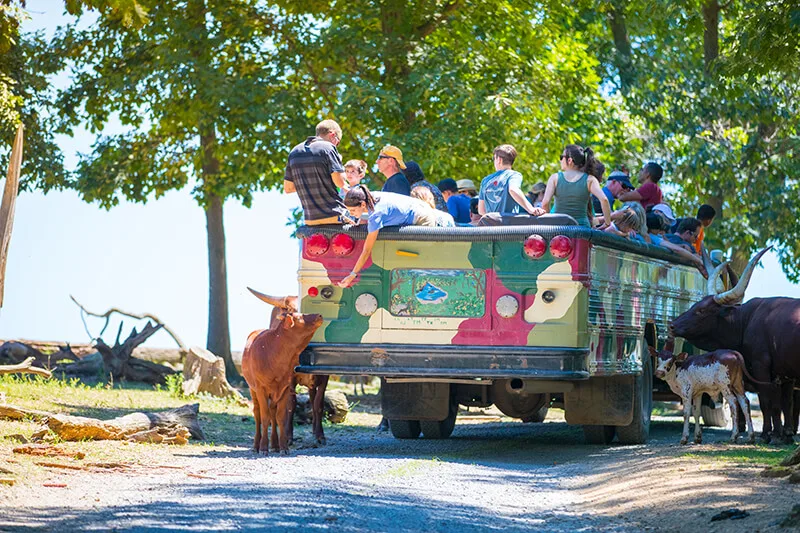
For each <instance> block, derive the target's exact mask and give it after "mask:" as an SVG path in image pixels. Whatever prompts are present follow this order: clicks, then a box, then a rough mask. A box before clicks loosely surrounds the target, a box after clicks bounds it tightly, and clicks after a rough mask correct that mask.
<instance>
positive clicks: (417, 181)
mask: <svg viewBox="0 0 800 533" xmlns="http://www.w3.org/2000/svg"><path fill="white" fill-rule="evenodd" d="M402 172H403V175H404V176H405V177H406V179H407V180H408V183H409V184H410V185H411V193H412V194H411V196H414V194H413V193H414V189H418V188H420V187H424V188H426V189H428V191H429V192H430V193H431V195H432V196H433V201H434V209H438V210H440V211H444V212H445V213H448V212H449V211H448V210H447V202H445V200H444V196H442V191H440V190H439V188H438V187H437V186H436V185H434V184H433V183H431V182H429V181H428V180H426V179H425V174H423V173H422V168H421V167H420V166H419V163H417V162H416V161H406V168H405V170H403V171H402Z"/></svg>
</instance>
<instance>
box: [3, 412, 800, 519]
mask: <svg viewBox="0 0 800 533" xmlns="http://www.w3.org/2000/svg"><path fill="white" fill-rule="evenodd" d="M327 431H328V436H329V443H330V444H329V445H328V446H326V447H323V448H312V447H303V445H302V444H301V445H300V446H299V449H297V450H295V451H293V453H292V455H291V456H289V457H280V456H274V455H273V456H270V457H267V458H264V457H256V456H254V455H252V454H251V453H250V451H249V450H248V449H247V448H246V447H245V445H244V442H243V443H242V446H241V447H219V446H216V447H212V446H207V447H204V446H188V447H182V448H171V449H170V451H169V454H170V459H169V461H168V463H167V464H164V462H163V461H161V464H148V465H140V466H135V467H131V468H128V469H127V470H125V471H122V472H120V471H118V470H113V471H111V472H109V473H86V472H80V471H76V472H71V471H67V472H64V473H59V477H58V480H59V481H60V482H61V483H63V484H65V485H67V488H63V487H61V488H42V487H41V486H37V487H30V488H27V489H26V488H24V487H17V488H15V490H14V491H10V492H6V493H5V496H6V498H5V501H2V500H0V531H78V530H95V531H145V530H147V531H264V530H276V531H292V530H297V529H298V528H303V529H306V530H318V529H330V530H333V531H365V530H371V531H391V532H400V531H443V532H464V531H487V530H488V531H492V530H497V531H500V530H502V531H554V532H561V531H564V532H566V531H570V532H574V531H607V532H628V531H643V530H651V531H725V532H730V531H756V530H762V531H769V530H778V526H777V523H778V522H779V521H780V519H782V518H783V517H784V516H785V515H786V514H787V512H788V511H789V509H790V508H791V505H792V503H796V502H797V501H800V498H798V496H800V492H799V491H798V489H797V487H796V486H793V485H788V484H787V483H786V481H785V480H775V479H764V478H760V477H758V473H759V471H760V470H761V468H756V467H754V466H735V465H732V464H731V463H726V462H719V461H714V460H710V459H702V458H699V457H701V456H702V455H703V453H705V452H715V451H724V450H731V449H733V450H734V451H735V450H736V449H738V448H742V447H743V446H744V445H739V446H729V445H727V444H724V441H725V439H726V438H727V437H728V435H729V432H728V431H723V430H706V431H705V432H704V433H705V437H706V442H710V444H704V445H702V446H690V447H679V446H677V445H676V442H677V440H678V438H679V435H680V423H679V422H678V421H677V420H672V421H659V422H654V424H653V431H652V433H653V439H652V441H651V443H649V444H648V445H645V446H632V447H622V446H619V445H612V446H589V445H585V444H583V438H582V432H581V430H580V429H579V428H575V427H571V426H567V425H566V424H564V423H563V422H561V421H559V420H558V419H556V420H550V417H549V418H548V422H546V423H544V424H521V423H478V422H471V421H469V420H461V421H460V422H459V424H458V425H457V426H456V430H455V432H454V434H453V436H452V437H451V438H450V439H448V440H443V441H431V440H415V441H400V440H395V439H394V438H392V437H391V435H389V434H387V433H376V432H374V431H373V430H372V429H370V428H367V427H358V426H343V427H331V428H328V430H327ZM303 434H305V433H303ZM304 439H305V440H304V442H309V440H308V437H307V436H305V437H304ZM687 452H691V453H692V455H690V456H686V455H685V454H686V453H687ZM156 462H157V463H158V462H159V461H156ZM0 498H3V492H2V491H0ZM729 507H739V508H742V509H746V510H748V511H749V512H750V513H751V516H750V517H748V518H746V519H744V520H739V521H736V522H733V521H724V522H714V523H711V522H710V517H711V516H712V515H713V514H715V513H716V512H719V511H720V510H723V509H727V508H729Z"/></svg>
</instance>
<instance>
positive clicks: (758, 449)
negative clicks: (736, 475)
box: [682, 445, 795, 466]
mask: <svg viewBox="0 0 800 533" xmlns="http://www.w3.org/2000/svg"><path fill="white" fill-rule="evenodd" d="M794 449H795V446H792V445H786V446H781V447H775V446H766V445H755V446H748V447H746V448H744V447H743V448H730V449H727V450H706V451H696V452H691V453H685V454H683V455H682V457H686V458H689V459H695V460H700V461H719V462H724V463H736V464H747V465H761V466H776V465H777V464H778V463H780V462H781V461H782V460H783V459H784V458H786V457H787V456H788V455H789V454H791V453H792V451H793V450H794Z"/></svg>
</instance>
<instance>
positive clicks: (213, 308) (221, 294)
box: [206, 194, 239, 378]
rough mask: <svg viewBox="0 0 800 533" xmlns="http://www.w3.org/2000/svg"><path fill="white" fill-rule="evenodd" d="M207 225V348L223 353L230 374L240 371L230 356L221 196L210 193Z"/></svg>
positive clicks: (216, 352) (236, 374)
mask: <svg viewBox="0 0 800 533" xmlns="http://www.w3.org/2000/svg"><path fill="white" fill-rule="evenodd" d="M206 227H207V229H208V338H207V339H206V349H208V350H209V351H211V352H212V353H215V354H217V355H219V356H220V357H222V359H223V360H224V361H225V372H226V373H227V375H228V376H231V377H232V378H233V377H238V376H239V373H238V372H237V371H236V367H235V366H234V364H233V358H232V357H231V334H230V328H229V326H228V273H227V267H226V262H225V227H224V226H223V221H222V200H221V199H220V198H219V196H216V195H214V194H211V195H210V197H209V198H208V203H207V205H206Z"/></svg>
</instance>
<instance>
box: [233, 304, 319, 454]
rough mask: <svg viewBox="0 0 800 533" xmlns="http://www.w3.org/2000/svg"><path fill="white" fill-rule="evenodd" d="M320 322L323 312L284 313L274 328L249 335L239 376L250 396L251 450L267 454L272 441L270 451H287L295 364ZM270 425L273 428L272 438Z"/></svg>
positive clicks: (290, 425)
mask: <svg viewBox="0 0 800 533" xmlns="http://www.w3.org/2000/svg"><path fill="white" fill-rule="evenodd" d="M321 325H322V315H304V314H302V313H283V314H282V315H280V316H279V321H278V323H277V324H276V326H275V327H274V328H270V329H265V330H257V331H254V332H252V333H251V334H250V335H249V336H248V338H247V344H246V345H245V348H244V353H243V354H242V375H243V376H244V378H245V380H246V381H247V384H248V386H249V387H250V395H251V396H252V398H253V416H254V418H255V421H256V434H255V438H254V440H253V451H255V452H257V453H262V454H264V455H267V454H268V450H269V447H270V443H271V444H272V449H273V450H280V452H281V453H284V454H286V453H289V431H290V428H291V427H292V408H291V404H292V399H293V397H294V383H295V381H294V377H295V373H294V367H295V366H297V364H298V360H299V357H300V352H302V351H303V350H304V349H305V347H306V346H307V345H308V342H309V341H310V340H311V337H313V336H314V332H315V331H316V330H317V329H318V328H319V327H320V326H321ZM312 412H315V410H314V411H312ZM320 426H321V423H320ZM269 427H272V435H271V439H270V435H269V431H268V428H269Z"/></svg>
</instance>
